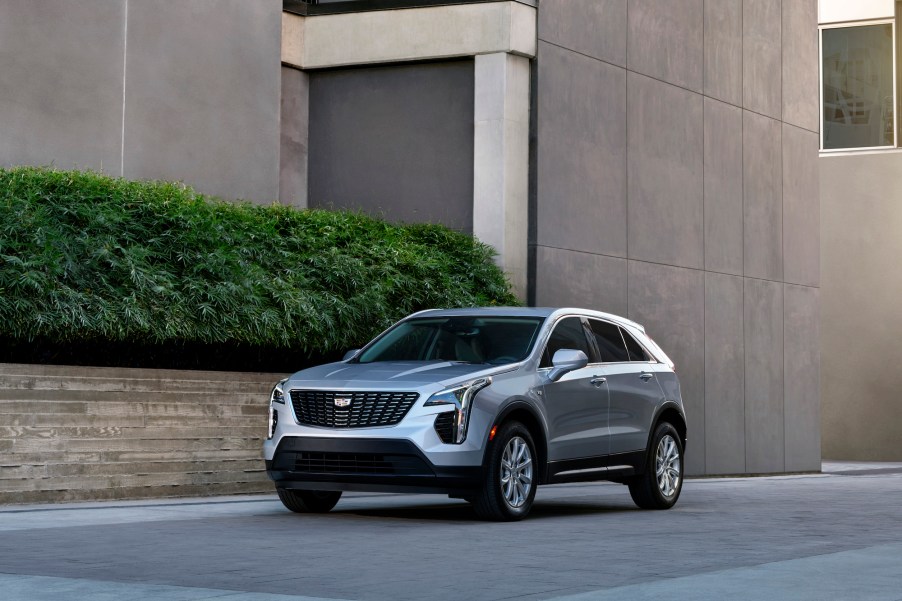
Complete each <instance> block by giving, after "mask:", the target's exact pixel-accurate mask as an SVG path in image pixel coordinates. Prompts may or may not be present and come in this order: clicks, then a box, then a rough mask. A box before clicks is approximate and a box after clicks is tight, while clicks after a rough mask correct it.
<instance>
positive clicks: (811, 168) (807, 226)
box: [783, 124, 821, 286]
mask: <svg viewBox="0 0 902 601" xmlns="http://www.w3.org/2000/svg"><path fill="white" fill-rule="evenodd" d="M817 149H818V136H817V134H816V133H814V132H811V131H808V130H804V129H799V128H798V127H794V126H792V125H786V124H783V279H784V281H785V282H790V283H793V284H803V285H806V286H817V285H818V283H819V282H820V255H821V248H820V218H819V217H820V211H819V210H818V208H819V205H820V197H819V195H818V171H817V160H818V158H817Z"/></svg>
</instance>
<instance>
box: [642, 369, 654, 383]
mask: <svg viewBox="0 0 902 601" xmlns="http://www.w3.org/2000/svg"><path fill="white" fill-rule="evenodd" d="M653 377H654V374H653V373H651V372H650V371H643V372H642V373H641V374H639V379H640V380H642V381H643V382H648V381H649V380H651V379H652V378H653Z"/></svg>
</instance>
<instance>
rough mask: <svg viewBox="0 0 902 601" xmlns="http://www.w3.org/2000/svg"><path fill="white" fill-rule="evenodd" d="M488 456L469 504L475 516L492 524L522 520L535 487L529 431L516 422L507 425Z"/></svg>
mask: <svg viewBox="0 0 902 601" xmlns="http://www.w3.org/2000/svg"><path fill="white" fill-rule="evenodd" d="M488 453H489V457H488V461H487V463H486V470H485V476H484V477H483V478H484V480H483V485H482V488H481V489H480V490H479V492H478V494H476V496H475V497H473V501H472V503H473V508H474V509H475V510H476V515H478V516H479V517H480V518H482V519H484V520H491V521H496V522H513V521H517V520H522V519H523V518H525V517H526V516H527V515H528V514H529V510H530V509H531V508H532V502H533V500H534V499H535V498H536V486H537V484H538V462H537V461H536V457H537V455H536V447H535V444H534V443H533V441H532V436H531V435H530V433H529V430H527V429H526V426H524V425H523V424H521V423H520V422H507V423H506V424H504V425H502V426H501V428H500V429H499V431H498V435H497V436H496V437H495V440H494V441H493V442H492V444H491V446H489V450H488ZM511 466H512V467H513V470H511V469H510V468H511Z"/></svg>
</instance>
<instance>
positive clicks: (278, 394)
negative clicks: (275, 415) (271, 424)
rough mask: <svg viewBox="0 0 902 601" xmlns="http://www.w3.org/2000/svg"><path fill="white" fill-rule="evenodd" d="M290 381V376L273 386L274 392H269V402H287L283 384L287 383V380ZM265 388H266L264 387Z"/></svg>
mask: <svg viewBox="0 0 902 601" xmlns="http://www.w3.org/2000/svg"><path fill="white" fill-rule="evenodd" d="M287 381H288V378H285V379H284V380H282V381H280V382H279V383H278V384H276V385H275V386H273V387H272V392H271V393H270V394H269V402H270V403H280V404H282V405H284V404H285V391H284V390H282V386H284V385H285V382H287ZM264 390H265V388H264Z"/></svg>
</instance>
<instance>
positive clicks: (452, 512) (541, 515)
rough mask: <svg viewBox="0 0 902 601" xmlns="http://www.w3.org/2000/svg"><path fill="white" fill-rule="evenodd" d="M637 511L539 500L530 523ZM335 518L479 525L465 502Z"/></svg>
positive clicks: (378, 509) (361, 511)
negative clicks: (356, 517)
mask: <svg viewBox="0 0 902 601" xmlns="http://www.w3.org/2000/svg"><path fill="white" fill-rule="evenodd" d="M633 511H638V509H637V508H636V507H635V506H632V505H626V504H622V505H621V504H612V503H603V502H587V501H585V500H573V501H563V500H556V499H549V500H547V501H536V502H535V504H534V505H533V506H532V511H530V513H529V517H528V518H527V520H542V519H550V518H559V517H570V516H581V515H607V514H618V513H624V512H633ZM329 515H332V516H336V517H337V516H342V515H345V516H360V517H374V518H390V519H391V518H393V519H401V520H418V521H442V522H468V521H469V522H480V523H483V522H482V520H480V519H479V517H478V516H477V515H476V512H475V511H474V510H473V506H472V505H470V504H469V503H464V502H459V503H455V502H451V503H442V504H423V505H409V504H407V505H401V506H398V507H369V508H365V509H363V508H361V509H357V508H348V509H342V507H341V504H340V503H339V505H338V507H336V508H335V509H333V510H332V512H331V513H330V514H329Z"/></svg>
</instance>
